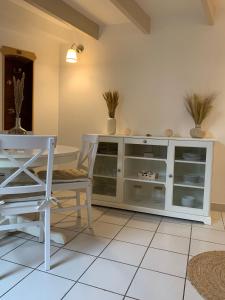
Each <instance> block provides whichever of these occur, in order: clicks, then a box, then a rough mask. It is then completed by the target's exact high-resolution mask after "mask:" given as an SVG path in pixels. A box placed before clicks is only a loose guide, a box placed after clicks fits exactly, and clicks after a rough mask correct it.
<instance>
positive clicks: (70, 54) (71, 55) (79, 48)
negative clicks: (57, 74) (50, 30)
mask: <svg viewBox="0 0 225 300" xmlns="http://www.w3.org/2000/svg"><path fill="white" fill-rule="evenodd" d="M83 51H84V46H83V45H76V44H73V45H72V46H71V47H70V49H69V50H68V51H67V54H66V62H68V63H72V64H74V63H76V62H77V53H81V52H83Z"/></svg>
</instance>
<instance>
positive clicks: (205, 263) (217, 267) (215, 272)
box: [187, 251, 225, 300]
mask: <svg viewBox="0 0 225 300" xmlns="http://www.w3.org/2000/svg"><path fill="white" fill-rule="evenodd" d="M187 276H188V279H189V280H190V282H191V283H192V285H193V286H194V287H195V288H196V290H197V291H198V292H199V294H200V295H201V296H202V297H203V298H204V299H207V300H225V251H210V252H204V253H201V254H199V255H196V256H194V257H193V258H192V259H191V260H190V261H189V263H188V274H187Z"/></svg>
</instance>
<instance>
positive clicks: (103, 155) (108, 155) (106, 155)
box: [96, 153, 117, 157]
mask: <svg viewBox="0 0 225 300" xmlns="http://www.w3.org/2000/svg"><path fill="white" fill-rule="evenodd" d="M96 156H100V157H117V155H116V154H101V153H97V154H96Z"/></svg>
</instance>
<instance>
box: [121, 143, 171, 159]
mask: <svg viewBox="0 0 225 300" xmlns="http://www.w3.org/2000/svg"><path fill="white" fill-rule="evenodd" d="M125 156H126V157H129V158H143V159H155V160H157V159H158V160H164V161H166V159H167V146H164V145H143V144H125Z"/></svg>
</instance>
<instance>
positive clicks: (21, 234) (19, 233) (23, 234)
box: [15, 231, 34, 240]
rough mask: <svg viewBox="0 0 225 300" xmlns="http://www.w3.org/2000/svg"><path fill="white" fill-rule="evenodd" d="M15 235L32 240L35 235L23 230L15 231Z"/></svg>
mask: <svg viewBox="0 0 225 300" xmlns="http://www.w3.org/2000/svg"><path fill="white" fill-rule="evenodd" d="M15 236H17V237H20V238H22V239H26V240H31V239H32V238H33V237H34V236H33V235H30V234H27V233H25V232H22V231H18V232H15Z"/></svg>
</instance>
